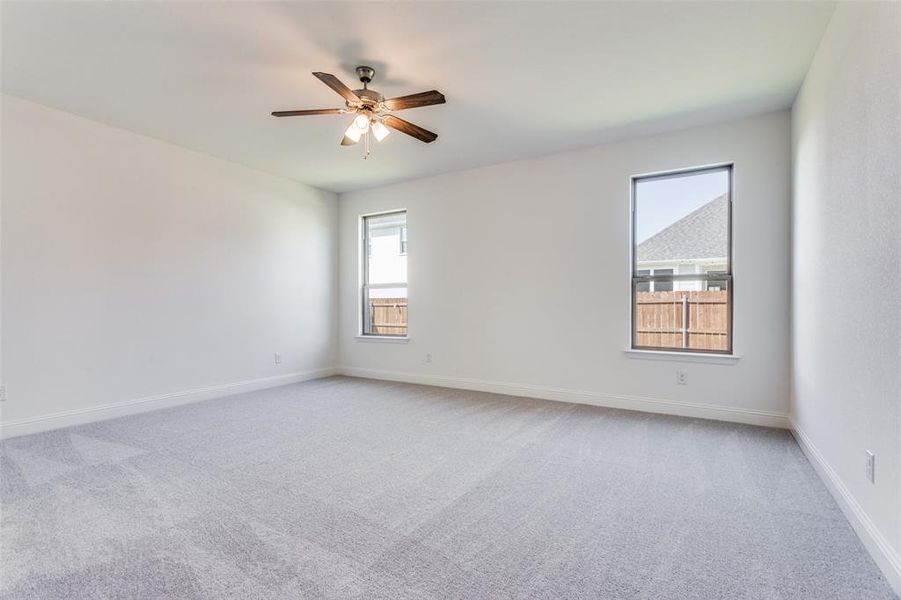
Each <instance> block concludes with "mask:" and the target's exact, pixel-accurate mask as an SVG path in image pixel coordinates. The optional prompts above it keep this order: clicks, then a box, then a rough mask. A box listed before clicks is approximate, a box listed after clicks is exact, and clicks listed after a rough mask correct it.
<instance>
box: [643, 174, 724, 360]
mask: <svg viewBox="0 0 901 600" xmlns="http://www.w3.org/2000/svg"><path fill="white" fill-rule="evenodd" d="M731 234H732V166H731V165H729V166H725V167H715V168H705V169H696V170H690V171H680V172H675V173H666V174H662V175H652V176H648V177H635V178H633V179H632V240H633V246H632V347H633V348H638V349H650V350H679V351H686V352H692V351H694V352H720V353H724V354H731V353H732V287H733V284H732V235H731Z"/></svg>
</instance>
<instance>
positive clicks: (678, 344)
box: [369, 290, 729, 350]
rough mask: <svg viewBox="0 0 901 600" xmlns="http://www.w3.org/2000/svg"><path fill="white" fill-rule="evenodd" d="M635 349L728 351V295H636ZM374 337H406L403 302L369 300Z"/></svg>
mask: <svg viewBox="0 0 901 600" xmlns="http://www.w3.org/2000/svg"><path fill="white" fill-rule="evenodd" d="M636 296H637V303H636V306H635V334H636V335H635V345H636V346H644V347H651V348H693V349H696V350H728V349H729V340H728V327H729V305H728V301H729V299H728V292H726V291H720V290H710V291H699V292H680V291H675V292H638V293H637V295H636ZM369 319H370V323H371V331H372V333H374V334H384V335H405V334H406V333H407V299H406V298H371V299H370V300H369Z"/></svg>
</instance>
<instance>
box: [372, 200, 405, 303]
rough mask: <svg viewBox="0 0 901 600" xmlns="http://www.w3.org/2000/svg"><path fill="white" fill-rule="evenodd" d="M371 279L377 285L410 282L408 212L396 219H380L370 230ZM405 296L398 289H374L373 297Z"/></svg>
mask: <svg viewBox="0 0 901 600" xmlns="http://www.w3.org/2000/svg"><path fill="white" fill-rule="evenodd" d="M367 256H368V259H369V281H370V283H374V284H385V283H401V284H403V286H404V288H405V287H406V281H407V224H406V215H400V216H398V217H397V218H391V217H386V218H380V219H379V223H378V224H377V225H374V226H372V227H371V228H370V230H369V247H368V248H367ZM401 295H403V296H406V291H403V294H401V290H399V289H398V288H388V289H374V290H372V291H371V292H370V297H371V298H395V297H398V296H401Z"/></svg>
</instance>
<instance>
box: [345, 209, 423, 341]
mask: <svg viewBox="0 0 901 600" xmlns="http://www.w3.org/2000/svg"><path fill="white" fill-rule="evenodd" d="M396 214H403V215H404V228H406V227H407V223H406V217H407V209H406V208H396V209H392V210H385V211H381V212H374V213H367V214H363V215H360V220H359V230H360V238H359V239H360V251H359V253H358V256H359V260H360V268H359V271H360V285H359V293H358V294H357V298H358V302H359V310H358V311H357V314H358V315H359V327H358V328H357V338H358V339H368V340H379V339H381V340H387V341H405V340H408V339H409V338H410V323H409V321H408V322H407V332H406V333H404V334H396V335H395V334H391V333H368V332H367V329H369V323H368V321H369V310H368V304H367V302H366V298H367V295H368V294H367V292H368V290H377V289H389V288H404V289H405V290H407V317H408V319H409V311H410V291H409V287H408V284H407V282H406V281H405V282H402V283H401V282H395V283H374V284H371V283H369V249H370V241H369V227H368V226H367V219H369V218H370V217H382V216H385V215H396ZM403 256H406V253H403ZM409 279H410V277H409V271H408V273H407V280H408V281H409Z"/></svg>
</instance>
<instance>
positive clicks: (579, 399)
mask: <svg viewBox="0 0 901 600" xmlns="http://www.w3.org/2000/svg"><path fill="white" fill-rule="evenodd" d="M338 370H339V372H340V374H341V375H348V376H351V377H363V378H367V379H382V380H387V381H402V382H406V383H418V384H421V385H434V386H438V387H448V388H457V389H463V390H476V391H480V392H491V393H494V394H505V395H508V396H524V397H527V398H540V399H543V400H556V401H559V402H574V403H576V404H590V405H592V406H605V407H609V408H621V409H624V410H637V411H642V412H651V413H661V414H665V415H679V416H683V417H695V418H699V419H714V420H716V421H731V422H735V423H747V424H749V425H762V426H764V427H779V428H781V429H788V426H789V423H788V415H787V414H785V413H781V412H777V411H769V410H756V409H751V408H737V407H732V406H714V405H711V404H698V403H694V402H681V401H678V400H664V399H662V398H647V397H642V396H626V395H623V394H607V393H602V392H588V391H581V390H569V389H562V388H550V387H543V386H536V385H527V384H517V383H501V382H495V381H483V380H480V379H465V378H462V377H445V376H439V375H418V374H413V373H400V372H396V371H380V370H374V369H361V368H357V367H339V368H338Z"/></svg>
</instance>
